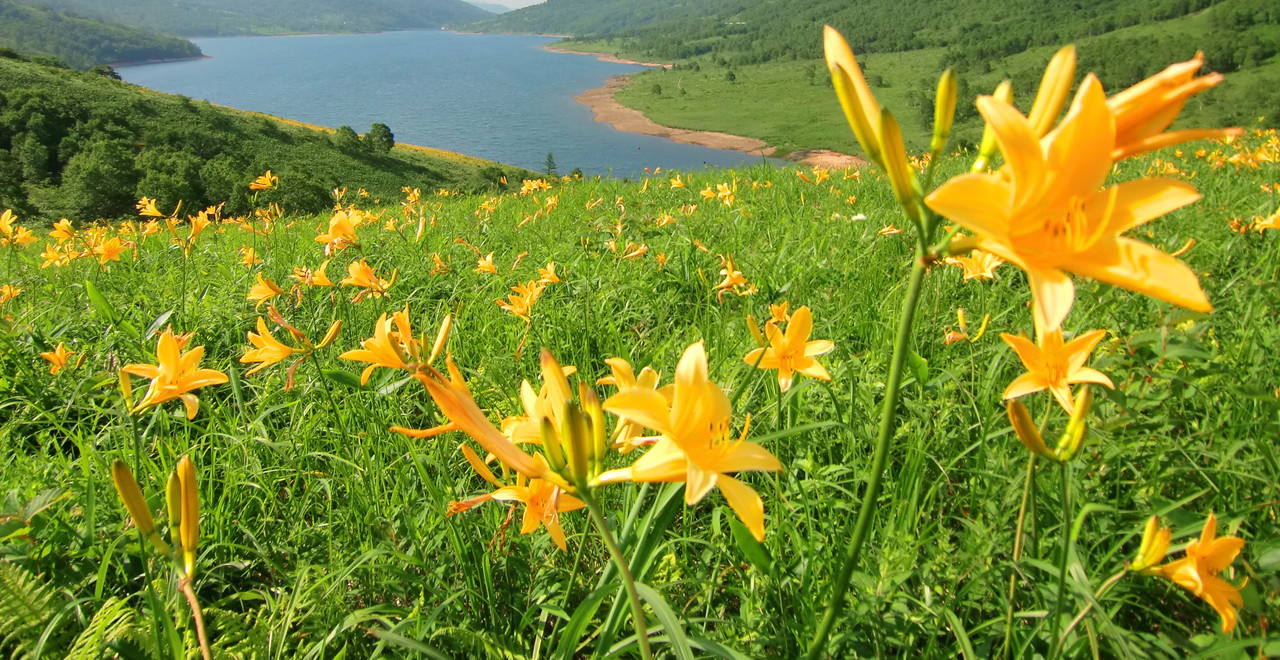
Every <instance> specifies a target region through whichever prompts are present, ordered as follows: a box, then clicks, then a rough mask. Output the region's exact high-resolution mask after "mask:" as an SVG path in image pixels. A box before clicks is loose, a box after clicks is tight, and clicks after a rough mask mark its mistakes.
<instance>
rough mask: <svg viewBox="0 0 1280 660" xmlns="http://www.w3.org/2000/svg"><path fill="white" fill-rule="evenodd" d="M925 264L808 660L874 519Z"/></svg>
mask: <svg viewBox="0 0 1280 660" xmlns="http://www.w3.org/2000/svg"><path fill="white" fill-rule="evenodd" d="M924 274H925V263H924V259H923V257H921V256H920V255H917V257H916V259H915V262H914V263H913V264H912V266H911V275H910V276H909V278H908V280H907V297H906V300H904V301H903V303H902V318H901V319H900V320H899V322H898V336H897V340H896V341H895V343H894V347H893V357H892V358H891V359H890V363H889V380H888V382H887V383H886V385H885V397H884V406H883V407H882V408H881V409H880V431H879V436H878V437H877V438H876V448H875V454H874V455H873V457H872V459H871V478H870V480H869V481H867V487H866V489H865V491H864V493H863V496H862V506H861V508H860V509H859V510H858V518H857V520H856V521H855V522H854V524H853V534H852V536H851V537H850V538H849V551H848V554H847V555H846V556H845V560H844V565H843V566H842V567H841V568H840V573H839V574H838V575H837V576H836V582H835V585H833V586H832V588H831V599H830V600H829V601H828V602H827V610H826V612H825V613H824V614H823V615H822V622H821V623H820V624H818V630H817V631H816V632H814V634H813V640H812V641H811V642H810V643H809V654H808V656H807V657H808V658H809V660H817V659H818V658H819V657H821V656H822V654H823V651H825V650H826V646H827V636H828V635H829V634H830V632H831V626H832V625H834V624H835V621H836V618H837V617H839V616H840V611H841V610H842V609H844V602H845V597H846V595H847V594H846V592H847V591H848V589H849V578H850V577H851V576H852V575H853V569H854V567H855V566H857V565H858V560H859V559H860V558H861V556H862V544H863V543H864V542H865V541H866V540H867V534H868V532H870V530H871V518H872V516H874V515H875V510H876V500H877V499H879V497H880V481H881V478H882V477H883V476H884V467H885V463H886V462H887V461H888V458H889V441H890V440H892V439H893V434H894V431H895V430H897V428H898V424H897V420H898V418H897V412H898V395H899V389H900V387H901V385H902V372H903V369H902V363H903V362H905V361H906V357H907V351H908V350H910V346H909V344H910V343H911V323H912V321H914V320H915V315H916V308H917V307H918V306H919V303H920V289H921V284H922V283H923V282H924Z"/></svg>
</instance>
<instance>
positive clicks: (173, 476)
mask: <svg viewBox="0 0 1280 660" xmlns="http://www.w3.org/2000/svg"><path fill="white" fill-rule="evenodd" d="M164 507H165V511H166V512H167V513H168V514H169V540H170V541H173V542H174V543H176V544H177V545H178V548H179V549H181V548H182V538H181V537H180V536H179V534H178V530H179V529H180V528H181V526H182V480H181V479H179V478H178V472H177V471H176V470H175V471H174V472H172V473H170V474H169V480H168V481H167V482H165V486H164Z"/></svg>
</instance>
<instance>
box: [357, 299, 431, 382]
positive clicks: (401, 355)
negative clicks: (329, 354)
mask: <svg viewBox="0 0 1280 660" xmlns="http://www.w3.org/2000/svg"><path fill="white" fill-rule="evenodd" d="M393 328H394V329H393ZM360 345H361V346H362V347H363V348H360V349H355V350H350V351H347V352H345V353H343V354H342V355H339V356H338V359H340V360H353V361H356V362H368V363H369V366H368V367H365V370H364V372H363V373H362V374H360V384H361V385H364V384H365V383H368V382H369V377H370V376H372V375H373V370H374V369H377V368H378V367H386V368H388V369H409V368H410V363H411V362H413V361H415V359H414V356H416V355H418V353H419V351H420V348H419V347H420V344H419V342H418V339H417V338H416V337H414V336H413V328H412V327H411V326H410V325H409V305H408V304H405V306H404V309H403V310H401V311H398V312H396V313H395V314H393V315H392V317H391V320H387V315H386V314H383V315H382V316H379V317H378V322H377V323H376V324H375V325H374V331H373V337H372V338H371V339H366V340H364V341H363V342H361V343H360Z"/></svg>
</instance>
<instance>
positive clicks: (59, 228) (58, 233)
mask: <svg viewBox="0 0 1280 660" xmlns="http://www.w3.org/2000/svg"><path fill="white" fill-rule="evenodd" d="M49 236H50V238H56V239H58V245H62V244H63V243H64V242H66V241H67V240H68V239H72V238H75V237H76V229H75V227H73V226H72V225H71V221H70V220H68V219H66V218H62V219H61V220H59V221H57V222H55V223H53V231H51V232H49Z"/></svg>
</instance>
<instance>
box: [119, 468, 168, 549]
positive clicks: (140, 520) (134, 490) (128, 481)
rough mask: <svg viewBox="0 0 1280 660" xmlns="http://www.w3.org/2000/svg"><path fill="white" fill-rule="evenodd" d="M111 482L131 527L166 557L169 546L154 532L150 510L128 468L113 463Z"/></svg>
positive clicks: (154, 525)
mask: <svg viewBox="0 0 1280 660" xmlns="http://www.w3.org/2000/svg"><path fill="white" fill-rule="evenodd" d="M111 481H112V482H113V483H114V484H115V486H116V494H117V495H119V496H120V501H121V502H122V503H123V504H124V508H125V510H126V511H128V512H129V517H130V518H131V519H133V526H134V527H137V528H138V531H139V532H142V535H143V536H144V537H146V539H147V540H148V541H150V542H151V545H153V546H155V548H156V552H159V553H160V554H162V555H168V554H169V552H170V549H169V544H168V543H165V542H164V539H163V538H160V533H159V532H157V531H156V522H155V519H153V518H152V517H151V509H150V508H148V507H147V501H146V500H145V499H143V497H142V490H141V489H139V488H138V482H137V481H135V480H134V478H133V473H132V472H130V471H129V468H128V466H126V465H125V464H124V463H122V462H120V461H119V460H116V461H113V462H112V463H111Z"/></svg>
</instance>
